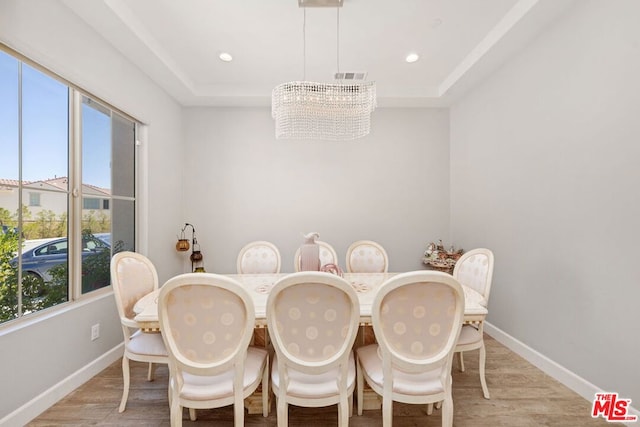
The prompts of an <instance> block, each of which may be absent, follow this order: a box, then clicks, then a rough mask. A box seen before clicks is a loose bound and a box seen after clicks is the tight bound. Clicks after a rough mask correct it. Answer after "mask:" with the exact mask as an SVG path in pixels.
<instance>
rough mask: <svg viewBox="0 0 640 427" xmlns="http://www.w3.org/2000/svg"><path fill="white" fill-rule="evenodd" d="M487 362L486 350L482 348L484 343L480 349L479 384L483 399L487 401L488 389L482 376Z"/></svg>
mask: <svg viewBox="0 0 640 427" xmlns="http://www.w3.org/2000/svg"><path fill="white" fill-rule="evenodd" d="M486 360H487V350H486V349H485V348H484V342H483V343H482V347H480V384H482V394H483V395H484V398H485V399H489V398H490V397H489V387H487V380H486V378H485V376H484V365H485V362H486Z"/></svg>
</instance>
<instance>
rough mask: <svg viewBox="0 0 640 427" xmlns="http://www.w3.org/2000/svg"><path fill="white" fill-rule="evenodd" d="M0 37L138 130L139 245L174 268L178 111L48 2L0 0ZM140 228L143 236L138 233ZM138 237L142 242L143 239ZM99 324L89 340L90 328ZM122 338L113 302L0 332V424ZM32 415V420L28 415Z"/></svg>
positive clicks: (166, 269)
mask: <svg viewBox="0 0 640 427" xmlns="http://www.w3.org/2000/svg"><path fill="white" fill-rule="evenodd" d="M0 41H2V42H3V43H4V44H7V45H8V46H10V47H12V48H14V49H15V50H17V51H19V52H21V53H22V54H24V55H26V56H27V57H30V58H31V59H33V60H34V61H36V62H38V63H40V64H42V65H43V66H45V67H48V68H49V69H51V70H52V71H54V72H56V73H58V74H59V75H61V76H62V77H64V78H66V79H68V80H70V81H72V82H74V83H75V84H77V85H79V86H81V87H83V88H85V89H86V90H88V91H89V92H91V93H92V94H94V95H96V96H98V97H101V98H103V99H104V100H106V101H108V102H110V103H111V104H113V105H114V106H116V107H118V108H120V109H122V110H124V111H125V112H127V113H129V114H131V115H132V116H134V117H136V118H138V119H140V120H141V121H143V122H144V123H146V124H147V125H148V128H147V129H146V132H147V139H148V143H147V144H145V145H143V146H142V147H141V148H140V149H141V156H142V163H143V165H148V168H147V169H146V170H144V171H143V175H142V177H141V181H142V183H143V186H142V194H141V197H142V198H143V199H144V200H145V203H148V205H146V206H145V205H144V204H143V205H142V206H141V208H142V214H143V217H142V221H141V225H142V230H141V235H142V236H143V241H141V242H140V243H141V248H142V250H143V252H145V253H148V255H149V257H150V258H151V259H152V260H153V261H154V263H155V264H156V265H157V266H158V270H159V276H160V280H161V281H163V280H166V279H167V278H168V277H170V276H171V275H173V274H175V273H177V272H178V271H179V270H180V259H179V258H178V257H176V255H175V251H173V250H172V248H173V245H174V244H175V232H174V229H175V228H177V227H179V225H180V223H181V222H182V215H181V214H182V211H181V203H180V194H181V191H180V189H181V185H182V181H181V178H182V176H181V169H182V160H181V157H182V154H181V153H182V151H181V149H180V143H181V139H182V134H181V131H182V128H181V108H180V106H179V105H177V104H176V103H175V102H174V101H173V100H172V99H171V98H170V97H169V96H167V95H166V94H165V93H164V92H162V91H161V90H159V89H158V87H157V86H156V85H155V84H153V83H152V82H151V81H150V80H149V79H148V78H147V77H146V76H145V75H144V74H142V73H141V72H140V71H139V70H138V69H137V68H136V67H134V66H133V65H132V64H130V63H129V62H127V61H126V60H124V59H123V57H122V56H121V55H120V54H119V53H118V52H116V51H115V50H114V49H113V48H111V47H110V45H108V44H106V42H105V41H104V39H102V38H101V37H100V36H98V35H97V34H96V33H95V32H94V31H93V30H91V29H90V28H88V27H87V26H86V25H85V24H84V23H83V22H82V21H81V20H80V19H79V18H78V17H77V16H76V15H74V14H73V13H71V12H70V11H69V10H68V9H67V8H66V7H65V6H63V5H62V4H61V3H60V2H57V1H55V2H54V1H46V0H32V1H19V0H3V1H2V2H0ZM147 230H148V231H147ZM147 235H148V239H147V238H146V236H147ZM98 322H99V323H101V337H100V339H99V340H97V341H94V342H91V341H90V340H89V337H90V327H91V325H92V324H94V323H98ZM121 341H122V332H121V330H120V326H119V322H118V320H117V315H116V309H115V304H114V301H113V297H112V296H109V297H108V298H101V299H97V300H94V301H88V302H87V303H86V304H83V305H80V304H76V305H74V306H73V307H72V308H71V309H70V310H66V311H65V312H64V313H61V314H60V315H59V316H56V317H54V318H47V317H46V316H45V317H38V318H37V319H36V320H35V321H33V322H29V325H28V326H26V327H23V328H19V329H16V328H14V327H13V326H11V325H10V327H8V326H7V325H2V328H0V348H1V349H2V351H0V377H1V378H2V381H0V396H2V398H1V399H0V420H1V419H2V418H3V417H4V416H6V415H7V414H9V413H11V412H12V411H14V410H16V409H17V408H19V407H20V406H21V405H23V404H25V403H27V402H28V401H29V400H30V399H33V398H35V397H36V396H38V395H39V394H40V393H42V392H44V391H46V390H47V389H49V388H50V387H52V386H54V385H56V383H57V382H59V381H62V380H64V379H65V378H67V377H68V376H69V375H71V374H72V373H74V372H76V371H78V370H79V369H81V368H83V367H84V366H85V365H87V364H88V363H90V362H92V361H93V360H94V359H96V358H97V357H99V356H101V355H102V354H104V353H105V352H107V351H108V350H110V349H111V348H113V347H115V346H117V345H118V344H119V343H120V342H121ZM34 415H36V414H34Z"/></svg>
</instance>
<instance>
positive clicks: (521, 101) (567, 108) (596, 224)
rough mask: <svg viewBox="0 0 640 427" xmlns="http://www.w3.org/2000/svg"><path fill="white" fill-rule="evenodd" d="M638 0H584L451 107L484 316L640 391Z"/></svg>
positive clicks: (627, 390) (460, 232) (458, 197)
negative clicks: (492, 259) (486, 284)
mask: <svg viewBox="0 0 640 427" xmlns="http://www.w3.org/2000/svg"><path fill="white" fill-rule="evenodd" d="M638 16H640V3H639V2H636V1H634V0H616V1H611V2H603V1H597V0H596V1H580V2H576V4H575V7H574V8H572V9H571V10H570V13H569V14H567V15H565V16H564V17H562V18H561V19H560V20H559V21H557V22H556V23H554V25H552V26H551V27H549V28H547V31H546V32H545V33H544V34H542V35H541V36H540V37H539V38H538V39H537V40H536V41H534V42H533V43H532V44H531V45H530V46H529V47H528V48H527V49H525V50H524V51H522V52H521V53H520V55H519V56H518V57H516V58H515V59H514V60H513V61H511V62H510V63H508V64H506V65H505V66H504V67H503V68H502V69H501V70H499V71H498V72H496V73H495V74H494V75H493V76H492V77H491V78H490V79H488V81H486V82H485V83H484V84H483V85H482V86H481V87H479V88H477V90H475V92H474V93H472V94H471V95H469V96H468V97H467V98H466V99H465V100H463V101H462V102H460V103H459V104H458V105H456V106H454V107H453V108H452V109H451V176H452V179H451V223H452V224H451V226H452V230H453V237H454V239H456V240H457V241H459V242H461V243H462V244H463V245H464V246H465V248H471V247H477V246H486V247H489V248H491V249H493V250H494V252H495V256H496V266H495V274H494V276H493V277H494V281H493V287H492V289H491V301H490V305H489V321H490V322H491V323H493V324H494V325H495V326H497V327H498V328H500V329H502V330H504V331H505V332H507V333H508V334H510V335H512V336H513V337H515V338H516V339H518V340H520V341H522V342H523V343H525V344H526V345H528V346H530V347H532V348H533V349H534V350H537V351H538V352H540V353H542V354H543V355H545V356H547V357H548V358H550V359H552V360H553V361H555V362H557V363H559V364H560V365H562V366H564V367H566V368H567V369H569V370H570V371H572V372H574V373H576V374H577V375H579V376H581V377H582V378H584V379H586V380H587V381H589V382H591V383H593V384H596V385H597V386H598V387H601V388H603V389H605V390H606V391H612V392H618V393H620V395H621V396H623V397H625V398H630V399H632V400H633V405H634V406H636V407H637V405H638V403H639V402H640V374H639V373H638V372H639V370H638V357H639V355H640V339H639V338H638V321H639V319H640V317H639V316H640V315H639V313H640V311H639V310H638V301H640V286H638V284H639V283H640V273H639V272H640V270H639V269H638V267H637V264H638V261H637V260H638V255H640V253H639V251H638V242H640V227H639V226H638V218H640V192H638V183H639V182H640V168H638V158H640V144H639V143H638V141H640V120H638V105H639V104H640V79H638V76H639V75H640V54H639V53H640V26H638V22H637V21H638V19H637V18H638Z"/></svg>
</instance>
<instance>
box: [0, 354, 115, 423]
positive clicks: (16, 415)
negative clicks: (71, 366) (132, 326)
mask: <svg viewBox="0 0 640 427" xmlns="http://www.w3.org/2000/svg"><path fill="white" fill-rule="evenodd" d="M123 352H124V343H121V344H119V345H117V346H115V347H114V348H112V349H111V350H109V351H108V352H106V353H105V354H103V355H102V356H100V357H98V358H97V359H95V360H93V361H92V362H90V363H89V364H88V365H86V366H84V367H82V368H80V369H79V370H77V371H76V372H74V373H73V374H71V375H69V376H68V377H67V378H65V379H63V380H62V381H60V382H59V383H57V384H55V385H54V386H52V387H50V388H49V389H48V390H46V391H44V392H42V393H40V394H39V395H38V396H36V397H34V398H33V399H31V400H30V401H29V402H27V403H25V404H24V405H22V406H21V407H19V408H18V409H16V410H15V411H13V412H12V413H10V414H8V415H7V416H5V417H4V418H2V419H0V426H8V427H12V426H16V427H17V426H24V425H25V424H27V423H28V422H29V421H31V420H33V419H34V418H36V417H37V416H38V415H40V414H41V413H43V412H44V411H46V410H47V409H49V408H50V407H51V406H53V405H55V404H56V403H57V402H58V401H59V400H60V399H62V398H63V397H65V396H66V395H67V394H69V393H71V392H72V391H73V390H75V389H76V388H78V387H80V386H81V385H82V384H84V383H85V382H87V381H88V380H90V379H91V378H93V377H94V376H96V375H97V374H98V373H100V372H101V371H102V370H103V369H105V368H106V367H108V366H109V365H111V364H112V363H113V362H115V361H116V360H118V359H119V358H120V357H122V354H123Z"/></svg>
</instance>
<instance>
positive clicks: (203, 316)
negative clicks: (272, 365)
mask: <svg viewBox="0 0 640 427" xmlns="http://www.w3.org/2000/svg"><path fill="white" fill-rule="evenodd" d="M158 317H159V320H160V329H161V330H162V337H163V339H164V342H165V345H166V346H167V350H168V351H169V358H170V360H171V362H173V368H174V369H176V371H177V373H180V371H184V372H188V373H190V374H193V375H201V376H204V375H216V374H219V373H221V372H223V371H228V370H229V369H231V368H232V367H234V366H235V367H236V368H237V370H239V372H242V370H243V364H244V359H245V356H246V352H247V348H248V346H249V342H250V340H251V336H252V333H253V328H254V326H255V311H254V307H253V301H252V300H251V297H250V295H249V294H248V292H247V291H246V290H245V289H244V288H243V287H242V285H241V284H240V283H238V282H237V281H235V280H233V279H231V278H228V277H225V276H220V275H217V274H211V273H186V274H181V275H179V276H176V277H174V278H172V279H170V280H169V281H167V282H166V283H165V284H164V285H163V286H162V289H161V290H160V295H159V297H158ZM240 386H241V385H240Z"/></svg>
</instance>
